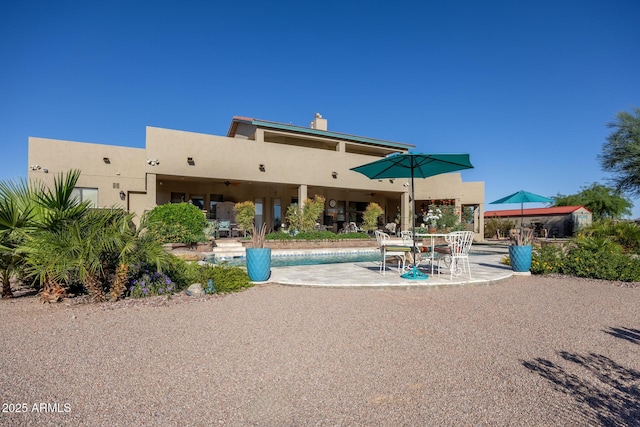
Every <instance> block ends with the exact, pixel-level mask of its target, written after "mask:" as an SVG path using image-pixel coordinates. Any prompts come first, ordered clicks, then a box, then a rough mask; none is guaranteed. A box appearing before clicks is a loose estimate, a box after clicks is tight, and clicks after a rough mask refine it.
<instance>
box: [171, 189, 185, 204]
mask: <svg viewBox="0 0 640 427" xmlns="http://www.w3.org/2000/svg"><path fill="white" fill-rule="evenodd" d="M184 197H185V194H184V193H174V192H173V191H172V192H171V203H182V202H184V201H185V200H184Z"/></svg>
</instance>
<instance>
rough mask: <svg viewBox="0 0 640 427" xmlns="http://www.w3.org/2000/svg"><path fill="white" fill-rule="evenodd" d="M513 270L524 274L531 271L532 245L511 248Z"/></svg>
mask: <svg viewBox="0 0 640 427" xmlns="http://www.w3.org/2000/svg"><path fill="white" fill-rule="evenodd" d="M509 259H510V262H511V269H512V270H513V271H515V272H519V273H524V272H527V271H529V270H530V269H531V245H526V246H509Z"/></svg>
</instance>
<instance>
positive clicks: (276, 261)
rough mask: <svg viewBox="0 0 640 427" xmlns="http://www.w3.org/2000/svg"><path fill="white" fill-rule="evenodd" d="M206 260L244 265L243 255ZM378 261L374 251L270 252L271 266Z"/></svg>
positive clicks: (376, 252) (208, 260) (376, 253)
mask: <svg viewBox="0 0 640 427" xmlns="http://www.w3.org/2000/svg"><path fill="white" fill-rule="evenodd" d="M205 261H206V262H210V263H213V264H220V263H225V264H227V265H235V266H242V267H244V266H245V265H246V259H245V258H244V257H235V258H221V259H216V258H215V257H210V258H207V259H205ZM367 261H380V252H378V251H377V250H374V251H358V252H326V253H295V254H277V253H275V254H272V255H271V266H272V267H291V266H297V265H318V264H336V263H343V262H367Z"/></svg>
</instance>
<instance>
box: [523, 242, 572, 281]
mask: <svg viewBox="0 0 640 427" xmlns="http://www.w3.org/2000/svg"><path fill="white" fill-rule="evenodd" d="M563 259H564V254H563V252H562V248H560V247H558V246H555V245H545V246H542V247H540V248H534V249H533V252H532V256H531V273H532V274H551V273H559V272H560V271H561V270H562V260H563Z"/></svg>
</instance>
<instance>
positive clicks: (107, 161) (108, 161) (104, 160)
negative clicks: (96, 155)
mask: <svg viewBox="0 0 640 427" xmlns="http://www.w3.org/2000/svg"><path fill="white" fill-rule="evenodd" d="M102 161H103V162H105V163H106V164H108V165H110V164H111V159H110V158H108V157H103V158H102Z"/></svg>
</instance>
